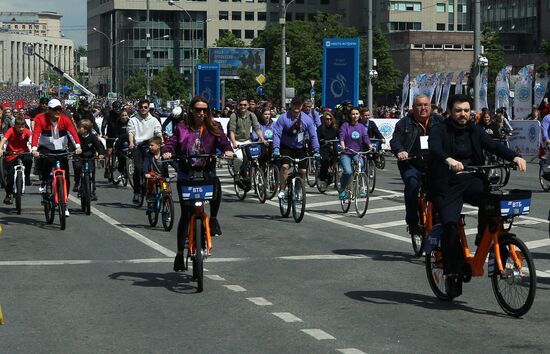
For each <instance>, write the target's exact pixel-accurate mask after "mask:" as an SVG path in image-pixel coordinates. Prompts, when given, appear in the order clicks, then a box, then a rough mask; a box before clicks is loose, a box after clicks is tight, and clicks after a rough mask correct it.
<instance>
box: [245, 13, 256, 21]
mask: <svg viewBox="0 0 550 354" xmlns="http://www.w3.org/2000/svg"><path fill="white" fill-rule="evenodd" d="M244 20H245V21H254V12H252V11H246V12H245V13H244Z"/></svg>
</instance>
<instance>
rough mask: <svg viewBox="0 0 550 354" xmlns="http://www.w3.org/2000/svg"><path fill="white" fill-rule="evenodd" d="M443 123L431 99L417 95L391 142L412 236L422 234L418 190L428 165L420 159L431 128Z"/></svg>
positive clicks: (406, 218)
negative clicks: (401, 181) (435, 111)
mask: <svg viewBox="0 0 550 354" xmlns="http://www.w3.org/2000/svg"><path fill="white" fill-rule="evenodd" d="M442 121H443V118H442V117H441V116H439V115H437V114H434V113H432V106H431V103H430V98H429V97H428V96H426V95H419V96H416V97H415V98H414V100H413V112H412V113H409V114H408V115H407V116H405V117H403V118H402V119H400V120H399V121H398V122H397V124H396V125H395V130H394V133H393V136H392V139H391V140H390V147H391V150H392V152H393V153H394V155H395V156H397V159H398V160H399V161H398V162H397V166H398V168H399V173H400V174H401V179H402V180H403V183H404V184H405V192H404V194H405V221H406V222H407V225H408V230H409V233H410V234H411V235H418V234H419V233H420V227H419V226H418V222H419V218H418V189H419V183H420V182H419V181H420V179H421V171H423V170H424V169H425V163H424V162H423V161H422V159H421V158H419V156H421V155H422V150H426V149H427V138H428V135H429V134H431V129H432V128H433V127H434V126H436V125H437V124H439V123H441V122H442ZM409 157H414V158H413V159H409Z"/></svg>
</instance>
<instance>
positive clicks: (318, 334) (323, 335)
mask: <svg viewBox="0 0 550 354" xmlns="http://www.w3.org/2000/svg"><path fill="white" fill-rule="evenodd" d="M300 331H302V332H304V333H306V334H309V335H310V336H312V337H313V338H315V339H317V340H325V339H336V338H334V337H333V336H331V335H330V334H328V333H327V332H325V331H323V330H322V329H317V328H312V329H301V330H300Z"/></svg>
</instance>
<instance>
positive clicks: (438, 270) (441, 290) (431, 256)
mask: <svg viewBox="0 0 550 354" xmlns="http://www.w3.org/2000/svg"><path fill="white" fill-rule="evenodd" d="M425 263H426V276H427V277H428V283H429V284H430V288H431V289H432V291H433V293H434V294H435V296H436V297H437V298H438V299H440V300H444V301H451V300H452V299H453V297H452V296H449V295H447V292H446V288H445V275H443V251H442V250H441V247H434V248H433V249H432V251H431V252H428V253H426V262H425Z"/></svg>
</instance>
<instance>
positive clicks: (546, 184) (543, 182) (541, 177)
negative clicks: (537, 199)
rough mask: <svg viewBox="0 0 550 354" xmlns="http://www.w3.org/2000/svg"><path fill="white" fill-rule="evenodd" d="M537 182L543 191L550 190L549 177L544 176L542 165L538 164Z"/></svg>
mask: <svg viewBox="0 0 550 354" xmlns="http://www.w3.org/2000/svg"><path fill="white" fill-rule="evenodd" d="M539 182H540V186H541V187H542V190H543V191H545V192H548V191H550V179H546V178H544V167H543V166H539Z"/></svg>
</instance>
